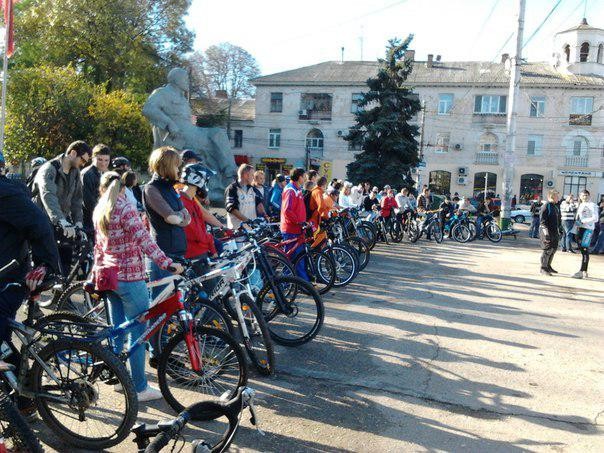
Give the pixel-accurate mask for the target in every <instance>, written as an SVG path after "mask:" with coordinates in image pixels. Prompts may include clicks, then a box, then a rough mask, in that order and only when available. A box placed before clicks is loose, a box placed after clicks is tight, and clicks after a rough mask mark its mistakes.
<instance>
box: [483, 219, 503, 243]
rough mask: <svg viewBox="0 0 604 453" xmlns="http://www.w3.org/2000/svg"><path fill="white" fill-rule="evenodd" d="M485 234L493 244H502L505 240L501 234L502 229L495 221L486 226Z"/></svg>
mask: <svg viewBox="0 0 604 453" xmlns="http://www.w3.org/2000/svg"><path fill="white" fill-rule="evenodd" d="M485 230H486V231H485V233H486V236H487V238H488V239H489V241H491V242H495V243H497V242H501V239H502V238H503V233H502V232H501V228H499V225H497V224H496V223H495V222H494V221H491V222H489V223H488V224H487V225H485Z"/></svg>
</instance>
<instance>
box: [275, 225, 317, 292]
mask: <svg viewBox="0 0 604 453" xmlns="http://www.w3.org/2000/svg"><path fill="white" fill-rule="evenodd" d="M281 235H282V236H283V240H284V241H289V240H290V239H295V238H297V237H298V236H300V235H299V234H293V233H282V234H281ZM293 246H295V243H294V245H293ZM293 246H292V247H293ZM289 248H291V247H289ZM289 248H288V249H289ZM303 250H304V247H303V246H299V247H298V248H297V249H296V250H295V251H294V254H293V256H292V261H294V260H295V259H296V258H297V257H298V255H299V254H300V253H302V251H303ZM296 275H297V276H298V277H300V278H302V279H303V280H305V281H307V282H309V281H310V278H309V277H308V274H307V273H306V258H304V259H301V260H300V262H299V263H298V265H297V266H296Z"/></svg>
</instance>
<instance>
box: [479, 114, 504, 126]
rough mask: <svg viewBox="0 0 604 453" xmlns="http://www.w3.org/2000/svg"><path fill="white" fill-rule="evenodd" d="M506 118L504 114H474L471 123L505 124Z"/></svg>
mask: <svg viewBox="0 0 604 453" xmlns="http://www.w3.org/2000/svg"><path fill="white" fill-rule="evenodd" d="M506 121H507V117H506V115H505V113H474V115H472V123H474V124H495V125H500V124H505V123H506Z"/></svg>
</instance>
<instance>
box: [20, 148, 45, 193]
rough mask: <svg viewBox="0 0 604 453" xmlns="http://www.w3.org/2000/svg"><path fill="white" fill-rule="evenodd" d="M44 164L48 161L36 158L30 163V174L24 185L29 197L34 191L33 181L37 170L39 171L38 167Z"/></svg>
mask: <svg viewBox="0 0 604 453" xmlns="http://www.w3.org/2000/svg"><path fill="white" fill-rule="evenodd" d="M46 162H48V161H47V160H46V159H45V158H44V157H36V158H34V159H32V160H31V162H30V166H31V172H30V173H29V176H28V177H27V179H26V180H25V185H26V186H27V188H28V189H29V194H30V196H31V193H32V191H33V189H34V180H35V179H36V174H37V173H38V170H39V169H40V167H41V166H42V165H44V164H45V163H46Z"/></svg>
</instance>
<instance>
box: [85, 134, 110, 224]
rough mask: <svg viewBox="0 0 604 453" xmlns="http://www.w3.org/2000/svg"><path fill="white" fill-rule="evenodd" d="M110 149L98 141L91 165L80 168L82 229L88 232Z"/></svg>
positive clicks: (107, 164) (107, 165)
mask: <svg viewBox="0 0 604 453" xmlns="http://www.w3.org/2000/svg"><path fill="white" fill-rule="evenodd" d="M110 161H111V149H110V148H109V147H108V146H107V145H103V144H102V143H99V144H98V145H95V146H94V148H92V165H90V166H89V167H87V168H85V169H84V170H82V174H81V176H82V192H83V202H84V204H83V215H84V229H85V230H86V233H88V234H90V233H92V232H93V230H94V226H93V225H92V212H93V211H94V207H95V206H96V204H97V202H98V201H99V185H100V184H101V175H102V174H103V173H105V172H106V171H107V169H108V168H109V163H110Z"/></svg>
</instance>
